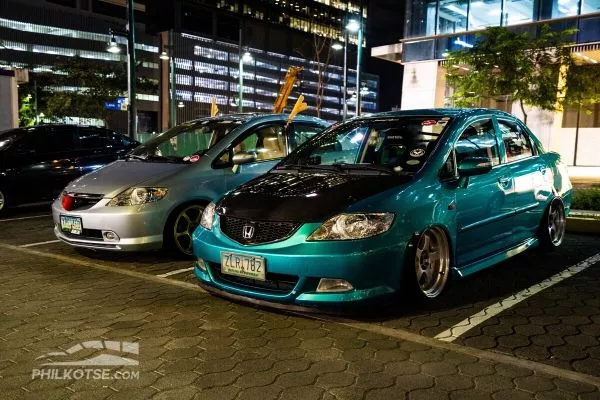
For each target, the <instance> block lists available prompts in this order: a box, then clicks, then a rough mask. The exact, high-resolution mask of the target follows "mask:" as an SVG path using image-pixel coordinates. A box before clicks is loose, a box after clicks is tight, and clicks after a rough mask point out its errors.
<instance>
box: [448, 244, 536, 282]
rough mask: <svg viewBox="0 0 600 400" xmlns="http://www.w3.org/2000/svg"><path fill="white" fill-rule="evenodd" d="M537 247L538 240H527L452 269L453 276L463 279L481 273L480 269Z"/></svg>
mask: <svg viewBox="0 0 600 400" xmlns="http://www.w3.org/2000/svg"><path fill="white" fill-rule="evenodd" d="M538 245H539V240H538V239H537V238H535V237H533V238H529V239H527V240H525V241H523V242H521V243H519V244H517V245H516V246H513V247H510V248H508V249H506V250H503V251H501V252H499V253H496V254H492V255H491V256H488V257H486V258H484V259H481V260H478V261H475V262H472V263H470V264H467V265H464V266H462V267H460V268H453V271H454V274H455V275H456V276H457V277H459V278H464V277H465V276H469V275H471V274H474V273H476V272H479V271H481V270H482V269H485V268H488V267H491V266H492V265H495V264H498V263H500V262H502V261H505V260H508V259H509V258H511V257H513V256H516V255H517V254H521V253H522V252H524V251H525V250H527V249H530V248H532V247H536V246H538Z"/></svg>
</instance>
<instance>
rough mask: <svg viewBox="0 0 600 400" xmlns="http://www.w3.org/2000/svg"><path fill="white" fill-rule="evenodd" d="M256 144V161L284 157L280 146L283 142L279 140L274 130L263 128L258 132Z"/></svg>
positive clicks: (282, 148)
mask: <svg viewBox="0 0 600 400" xmlns="http://www.w3.org/2000/svg"><path fill="white" fill-rule="evenodd" d="M258 135H259V137H258V141H257V142H256V149H257V153H258V156H257V160H272V159H275V158H281V157H283V156H284V155H285V152H284V148H285V146H283V145H282V142H283V140H282V139H280V138H279V136H282V135H279V134H278V132H277V131H276V130H275V129H274V128H271V127H269V128H264V129H262V130H261V131H260V132H259V134H258Z"/></svg>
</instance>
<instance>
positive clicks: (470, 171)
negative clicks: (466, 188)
mask: <svg viewBox="0 0 600 400" xmlns="http://www.w3.org/2000/svg"><path fill="white" fill-rule="evenodd" d="M491 169H492V160H491V159H490V158H489V157H466V158H465V159H463V160H462V161H461V162H460V163H459V164H458V175H459V176H473V175H482V174H486V173H488V172H489V171H490V170H491Z"/></svg>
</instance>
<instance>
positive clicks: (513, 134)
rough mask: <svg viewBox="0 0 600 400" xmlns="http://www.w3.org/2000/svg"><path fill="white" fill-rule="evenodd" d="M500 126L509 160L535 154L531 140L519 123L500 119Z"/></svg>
mask: <svg viewBox="0 0 600 400" xmlns="http://www.w3.org/2000/svg"><path fill="white" fill-rule="evenodd" d="M498 126H499V127H500V132H501V133H502V141H503V142H504V148H505V149H506V160H507V161H508V162H511V161H517V160H520V159H523V158H527V157H531V156H533V149H532V146H531V141H530V140H529V138H528V137H527V135H526V134H525V132H523V131H522V130H521V128H520V127H519V126H518V125H517V124H515V123H513V122H509V121H503V120H498Z"/></svg>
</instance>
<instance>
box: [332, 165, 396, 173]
mask: <svg viewBox="0 0 600 400" xmlns="http://www.w3.org/2000/svg"><path fill="white" fill-rule="evenodd" d="M333 166H336V167H338V168H340V169H342V170H348V169H358V170H361V169H362V170H366V171H377V172H383V173H385V174H389V175H393V174H394V172H393V171H392V170H390V169H389V168H388V167H384V166H383V165H373V164H333Z"/></svg>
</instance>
